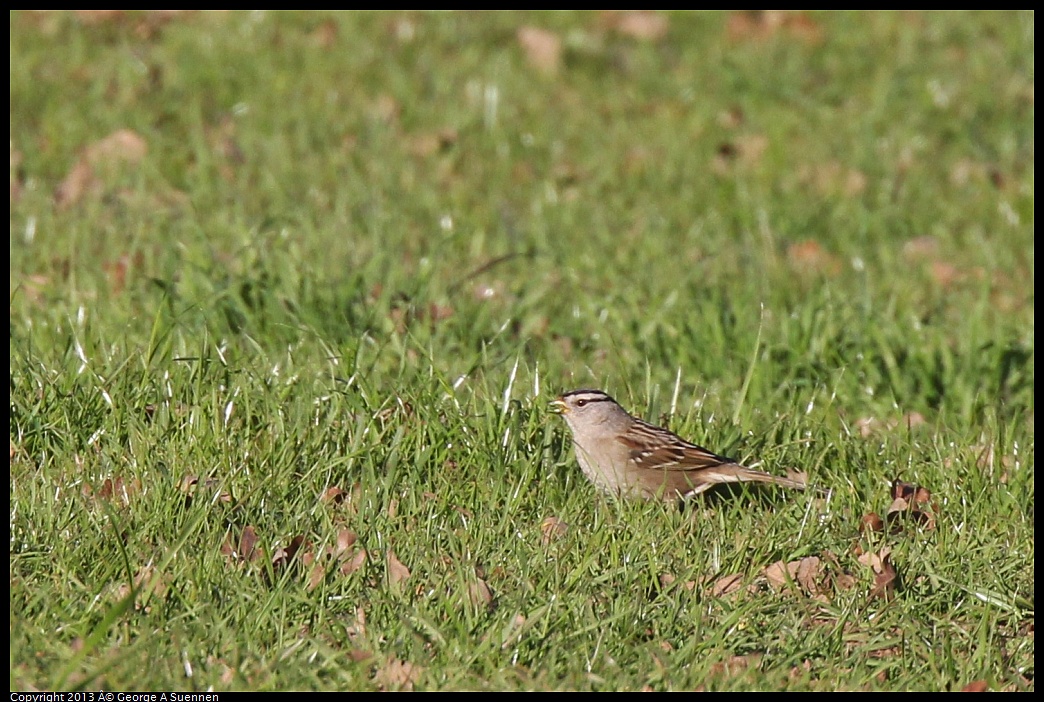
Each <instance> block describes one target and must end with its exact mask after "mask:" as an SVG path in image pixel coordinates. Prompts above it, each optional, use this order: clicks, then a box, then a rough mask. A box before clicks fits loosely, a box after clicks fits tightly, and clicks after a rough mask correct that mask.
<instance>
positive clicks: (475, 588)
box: [468, 572, 493, 610]
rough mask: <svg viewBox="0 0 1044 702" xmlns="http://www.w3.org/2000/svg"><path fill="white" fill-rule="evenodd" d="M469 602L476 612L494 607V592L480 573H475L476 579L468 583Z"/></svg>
mask: <svg viewBox="0 0 1044 702" xmlns="http://www.w3.org/2000/svg"><path fill="white" fill-rule="evenodd" d="M468 602H470V603H471V606H472V607H473V608H474V609H476V610H484V609H490V608H491V607H492V606H493V592H492V591H491V590H490V589H489V585H488V584H487V583H486V581H485V580H483V579H482V578H481V577H480V576H479V574H478V572H476V573H475V577H474V579H472V580H470V581H469V582H468Z"/></svg>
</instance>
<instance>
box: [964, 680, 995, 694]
mask: <svg viewBox="0 0 1044 702" xmlns="http://www.w3.org/2000/svg"><path fill="white" fill-rule="evenodd" d="M989 689H990V684H989V683H988V682H986V681H985V680H975V681H974V682H970V683H968V684H967V685H965V686H964V687H962V688H961V692H987V691H989Z"/></svg>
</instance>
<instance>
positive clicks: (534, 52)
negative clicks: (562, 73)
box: [516, 27, 562, 74]
mask: <svg viewBox="0 0 1044 702" xmlns="http://www.w3.org/2000/svg"><path fill="white" fill-rule="evenodd" d="M516 38H517V39H518V43H519V46H521V47H522V51H523V52H524V53H525V55H526V60H527V61H529V64H530V65H531V66H533V67H534V68H536V69H537V70H539V71H540V72H542V73H546V74H553V73H557V72H558V69H559V67H560V66H561V65H562V40H561V39H559V38H558V35H557V34H555V33H554V32H549V31H547V30H546V29H539V28H537V27H519V28H518V31H517V32H516Z"/></svg>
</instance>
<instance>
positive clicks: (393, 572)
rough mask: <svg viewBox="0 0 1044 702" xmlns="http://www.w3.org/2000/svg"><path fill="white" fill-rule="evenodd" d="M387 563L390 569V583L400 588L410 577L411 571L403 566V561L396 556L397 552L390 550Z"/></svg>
mask: <svg viewBox="0 0 1044 702" xmlns="http://www.w3.org/2000/svg"><path fill="white" fill-rule="evenodd" d="M385 562H386V565H387V569H388V570H387V572H388V582H389V583H390V584H391V585H392V586H398V585H400V584H402V583H403V582H405V581H406V579H407V578H409V577H410V569H409V568H407V567H406V566H404V565H403V564H402V561H400V560H399V559H398V557H397V556H396V555H395V551H392V550H391V549H388V552H387V553H386V554H385Z"/></svg>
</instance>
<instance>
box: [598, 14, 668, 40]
mask: <svg viewBox="0 0 1044 702" xmlns="http://www.w3.org/2000/svg"><path fill="white" fill-rule="evenodd" d="M599 19H600V24H601V25H602V26H604V27H606V28H607V29H610V30H612V31H614V32H617V33H618V34H622V35H624V36H628V37H632V38H634V39H642V40H645V41H656V40H658V39H663V38H664V37H665V36H667V29H668V26H669V22H668V18H667V15H664V14H660V13H659V12H655V11H653V10H628V11H616V10H608V11H605V12H602V13H601V14H600V18H599Z"/></svg>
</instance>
